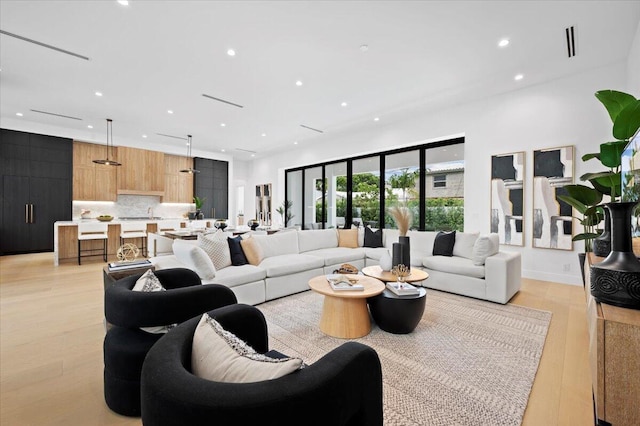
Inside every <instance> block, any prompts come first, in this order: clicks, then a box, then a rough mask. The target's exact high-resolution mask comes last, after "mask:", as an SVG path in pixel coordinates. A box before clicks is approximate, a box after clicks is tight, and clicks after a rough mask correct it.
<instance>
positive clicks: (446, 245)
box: [433, 231, 456, 257]
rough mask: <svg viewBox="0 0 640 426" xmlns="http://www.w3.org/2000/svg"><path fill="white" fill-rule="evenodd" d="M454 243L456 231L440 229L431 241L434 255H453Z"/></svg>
mask: <svg viewBox="0 0 640 426" xmlns="http://www.w3.org/2000/svg"><path fill="white" fill-rule="evenodd" d="M455 243H456V231H451V232H444V231H440V232H438V234H437V235H436V240H435V242H434V243H433V255H434V256H449V257H451V256H453V246H454V245H455Z"/></svg>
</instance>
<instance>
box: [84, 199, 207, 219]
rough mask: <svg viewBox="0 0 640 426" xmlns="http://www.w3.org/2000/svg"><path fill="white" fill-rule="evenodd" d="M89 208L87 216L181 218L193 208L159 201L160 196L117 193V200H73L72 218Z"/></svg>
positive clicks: (192, 205) (193, 208)
mask: <svg viewBox="0 0 640 426" xmlns="http://www.w3.org/2000/svg"><path fill="white" fill-rule="evenodd" d="M83 209H84V210H90V211H91V213H90V214H89V217H96V216H100V215H107V214H108V215H111V216H114V217H116V218H119V217H150V216H153V217H161V218H163V219H164V218H166V219H175V218H183V217H185V216H186V213H187V212H189V211H193V210H195V205H194V204H193V203H190V204H187V203H184V204H180V203H161V202H160V197H157V196H152V195H118V201H115V202H110V201H74V202H73V213H72V215H73V219H74V220H75V219H80V213H81V212H82V210H83ZM149 209H151V210H149Z"/></svg>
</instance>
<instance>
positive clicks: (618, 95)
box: [596, 90, 636, 139]
mask: <svg viewBox="0 0 640 426" xmlns="http://www.w3.org/2000/svg"><path fill="white" fill-rule="evenodd" d="M596 98H598V100H599V101H600V102H602V105H604V107H605V108H606V109H607V112H608V113H609V117H611V122H612V123H615V121H616V117H618V114H620V111H622V110H623V109H624V108H625V107H626V106H627V105H629V104H630V103H631V102H633V101H635V100H636V98H634V97H633V96H631V95H630V94H628V93H624V92H618V91H616V90H599V91H597V92H596ZM616 137H617V136H616ZM619 139H623V138H619Z"/></svg>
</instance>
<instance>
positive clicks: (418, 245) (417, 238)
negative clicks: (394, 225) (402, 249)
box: [407, 231, 437, 259]
mask: <svg viewBox="0 0 640 426" xmlns="http://www.w3.org/2000/svg"><path fill="white" fill-rule="evenodd" d="M436 234H437V233H436V232H433V231H409V232H407V236H408V237H409V241H410V244H411V258H412V259H413V257H414V252H417V253H421V255H420V257H422V256H432V255H433V242H434V241H435V239H436Z"/></svg>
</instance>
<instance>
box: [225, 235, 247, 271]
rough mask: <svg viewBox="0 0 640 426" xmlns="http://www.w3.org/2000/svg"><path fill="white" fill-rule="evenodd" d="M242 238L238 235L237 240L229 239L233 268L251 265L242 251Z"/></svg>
mask: <svg viewBox="0 0 640 426" xmlns="http://www.w3.org/2000/svg"><path fill="white" fill-rule="evenodd" d="M241 242H242V237H241V236H240V235H238V236H237V237H235V238H232V237H228V238H227V243H229V253H230V254H231V264H232V265H233V266H241V265H246V264H247V263H249V261H248V260H247V258H246V256H245V255H244V252H243V251H242V246H241V245H240V243H241Z"/></svg>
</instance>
